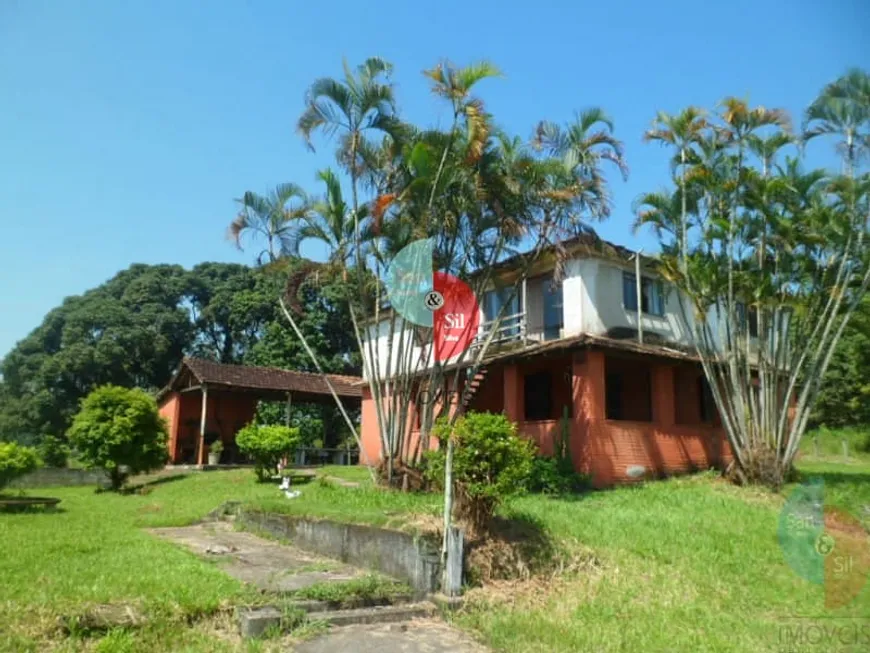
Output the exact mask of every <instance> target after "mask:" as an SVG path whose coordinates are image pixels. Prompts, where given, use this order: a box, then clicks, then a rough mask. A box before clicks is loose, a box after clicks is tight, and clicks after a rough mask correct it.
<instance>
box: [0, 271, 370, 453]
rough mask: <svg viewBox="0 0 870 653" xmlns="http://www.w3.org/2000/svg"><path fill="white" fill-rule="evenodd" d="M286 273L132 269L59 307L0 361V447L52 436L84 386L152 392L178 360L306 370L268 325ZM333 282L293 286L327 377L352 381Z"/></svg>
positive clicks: (295, 349) (279, 331)
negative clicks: (190, 358) (6, 442)
mask: <svg viewBox="0 0 870 653" xmlns="http://www.w3.org/2000/svg"><path fill="white" fill-rule="evenodd" d="M294 265H295V263H294V261H292V260H291V261H289V262H288V266H289V268H288V269H279V270H274V269H270V270H263V269H253V268H250V267H247V266H244V265H237V264H227V263H202V264H199V265H197V266H195V267H194V268H193V269H192V270H185V269H184V268H182V267H181V266H178V265H142V264H136V265H133V266H131V267H130V268H128V269H127V270H124V271H122V272H119V273H118V274H117V275H115V276H114V277H113V278H112V279H110V280H109V281H107V282H106V283H104V284H102V285H101V286H99V287H97V288H94V289H92V290H89V291H87V292H85V293H84V294H82V295H79V296H74V297H69V298H67V299H65V300H64V301H63V302H62V304H61V305H60V306H58V307H57V308H55V309H53V310H52V311H51V312H49V313H48V315H46V317H45V318H44V320H43V322H42V324H41V325H40V326H38V327H37V328H36V329H34V330H33V331H32V332H31V333H30V334H29V335H28V336H27V337H25V338H24V339H23V340H21V341H20V342H19V343H18V344H17V345H16V346H15V347H14V348H13V349H12V350H11V351H10V352H9V353H8V354H7V356H6V357H5V358H4V359H3V360H2V362H0V374H2V382H0V440H18V441H25V442H33V441H39V440H41V439H43V437H44V436H46V435H53V436H58V435H63V434H64V433H65V432H66V430H67V428H68V427H69V425H70V422H71V419H72V416H73V415H74V414H75V413H76V412H77V411H78V408H79V402H80V400H81V399H82V398H83V397H85V396H86V395H87V394H88V393H89V392H90V391H91V390H93V389H94V388H96V387H98V386H101V385H106V384H112V385H117V386H121V387H126V388H132V387H138V388H142V389H145V390H149V391H154V390H157V389H158V388H160V387H162V386H163V385H165V384H166V382H167V381H168V380H169V378H170V377H171V375H172V373H173V371H174V370H175V369H176V368H177V366H178V365H179V363H180V362H181V359H182V357H183V356H185V355H192V356H199V357H204V358H209V359H212V360H217V361H221V362H225V363H251V364H260V365H272V366H277V367H286V368H291V369H308V366H309V365H310V361H309V359H308V358H307V357H306V356H305V354H304V352H303V351H302V350H301V348H300V347H299V346H298V344H297V343H295V342H294V341H293V338H292V337H289V336H288V334H287V330H286V329H285V328H282V327H281V326H280V324H279V322H280V321H281V320H282V319H283V318H282V317H281V316H280V315H279V310H280V309H278V306H277V298H278V296H279V294H280V293H281V291H282V289H283V287H284V285H285V283H286V276H287V274H290V273H292V270H293V267H294ZM315 283H316V284H317V286H318V287H317V288H315V286H314V284H315ZM333 284H334V282H333V281H332V280H330V278H329V276H328V275H326V274H324V275H319V276H318V277H317V278H312V279H311V280H310V281H308V282H306V283H305V284H303V285H302V286H301V287H300V288H299V292H298V294H299V300H300V302H301V304H302V306H303V307H304V308H305V309H306V310H305V311H304V316H303V317H302V318H301V319H302V322H303V328H304V329H305V332H306V333H307V334H310V337H311V339H312V340H311V342H312V346H314V347H315V348H316V349H317V351H318V352H319V354H320V355H321V356H322V358H323V360H324V361H325V365H326V366H327V368H328V369H329V370H330V371H333V372H345V373H353V372H355V371H358V366H357V365H356V363H355V361H356V358H358V357H356V358H354V357H352V356H350V355H349V354H348V353H347V352H349V351H351V349H352V348H351V346H350V344H349V340H348V334H347V330H346V328H345V327H344V325H345V324H346V319H347V318H346V308H343V305H333V304H332V303H330V297H331V296H332V294H334V290H333V289H332V285H333ZM342 311H345V312H344V313H342Z"/></svg>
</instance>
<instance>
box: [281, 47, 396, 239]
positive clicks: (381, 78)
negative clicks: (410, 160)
mask: <svg viewBox="0 0 870 653" xmlns="http://www.w3.org/2000/svg"><path fill="white" fill-rule="evenodd" d="M392 69H393V67H392V65H391V64H390V63H388V62H387V61H385V60H383V59H380V58H377V57H372V58H369V59H366V60H365V61H364V62H363V63H362V64H361V65H360V66H358V67H357V68H356V70H351V68H350V67H349V66H348V64H347V62H344V79H342V80H336V79H333V78H331V77H322V78H320V79H318V80H316V81H315V82H314V83H313V84H312V85H311V86H310V87H309V89H308V92H307V94H306V98H305V104H306V108H305V111H303V113H302V115H301V116H300V117H299V120H298V122H297V125H296V129H297V131H298V132H299V133H300V134H301V135H302V137H303V138H304V139H305V142H306V143H307V144H308V146H309V147H310V148H311V149H312V150H313V149H314V147H313V145H312V142H311V138H312V136H313V134H314V132H316V131H321V132H323V133H324V134H325V135H326V136H328V137H332V136H338V138H339V147H338V151H337V153H336V154H337V158H338V161H339V163H340V164H341V165H343V166H344V167H345V168H346V169H347V170H348V172H349V174H350V178H351V193H352V202H353V207H352V209H353V219H354V234H355V235H356V236H357V237H359V216H358V215H357V213H358V211H359V196H358V187H357V186H358V182H359V179H360V176H361V174H362V164H363V161H362V160H361V157H360V152H361V151H362V150H363V148H364V147H365V141H366V139H367V135H368V134H369V133H371V132H377V133H381V134H397V133H398V132H400V131H401V124H400V122H399V120H398V118H397V117H396V113H395V110H396V102H395V97H394V94H393V86H392V84H391V83H389V81H388V80H389V75H390V73H391V72H392Z"/></svg>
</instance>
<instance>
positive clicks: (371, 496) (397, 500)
mask: <svg viewBox="0 0 870 653" xmlns="http://www.w3.org/2000/svg"><path fill="white" fill-rule="evenodd" d="M298 489H300V490H301V491H302V496H301V497H299V498H297V499H292V500H287V499H285V498H283V497H282V496H281V495H280V494H277V493H274V494H270V495H269V496H268V497H266V498H257V499H253V500H251V501H249V502H247V505H249V506H251V507H255V508H257V509H260V510H264V511H267V512H279V513H283V514H288V515H305V516H308V517H318V518H321V519H336V520H341V521H348V522H352V523H357V524H368V525H372V526H391V527H396V528H405V527H409V524H408V515H413V514H422V515H438V514H440V510H441V499H440V497H439V496H437V495H433V494H423V493H408V494H402V493H400V492H390V491H385V490H382V489H378V488H375V487H372V485H371V483H363V484H362V486H361V487H359V488H346V487H341V486H339V485H336V484H334V483H330V482H328V481H326V480H315V481H311V482H310V483H306V484H305V485H302V486H300V487H299V488H298ZM411 526H412V525H411Z"/></svg>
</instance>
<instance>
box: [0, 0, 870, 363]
mask: <svg viewBox="0 0 870 653" xmlns="http://www.w3.org/2000/svg"><path fill="white" fill-rule="evenodd" d="M867 25H870V3H868V2H866V0H831V1H830V2H827V3H822V2H818V0H812V1H810V0H782V1H774V0H769V1H767V2H763V1H759V0H754V1H747V0H732V2H729V3H705V2H697V1H687V0H679V1H666V0H662V1H659V2H652V3H651V2H622V1H619V0H610V1H608V2H594V3H593V2H583V1H579V0H573V1H567V0H566V1H563V2H549V1H545V0H537V1H536V2H534V3H508V2H504V1H503V0H502V1H501V2H482V1H477V2H468V1H465V2H453V1H447V0H444V1H442V2H437V3H419V2H418V3H415V2H407V1H405V2H401V1H391V2H380V3H372V2H366V3H363V2H354V3H344V2H330V3H325V2H324V3H310V2H309V3H296V2H277V1H276V2H267V1H265V0H223V1H221V2H207V1H205V0H203V1H200V2H192V1H189V0H180V1H163V0H160V1H156V0H153V1H148V2H145V1H144V0H142V1H139V2H124V3H122V2H116V1H113V0H103V1H102V2H96V1H93V0H91V1H81V2H73V1H71V0H2V1H0V220H2V227H3V228H2V237H0V260H2V267H0V290H2V292H0V356H2V355H3V354H5V353H6V352H7V351H8V350H9V349H10V348H11V347H12V346H13V345H14V343H15V342H16V341H17V340H19V339H21V338H23V337H24V336H25V335H26V334H27V333H28V332H29V331H30V330H31V329H33V328H35V327H36V326H37V325H38V324H39V323H40V321H41V320H42V318H43V316H44V314H45V313H46V312H47V311H48V310H50V309H51V308H52V307H54V306H56V305H57V304H58V303H59V302H60V301H61V300H62V299H63V298H64V297H65V296H68V295H72V294H79V293H81V292H83V291H85V290H86V289H88V288H92V287H94V286H97V285H99V284H100V283H102V282H103V281H105V280H106V279H108V278H109V277H111V276H112V275H114V274H115V273H116V272H117V271H118V270H120V269H123V268H126V267H127V266H129V265H130V264H131V263H134V262H142V263H180V264H182V265H185V266H186V267H189V266H191V265H193V264H195V263H198V262H200V261H206V260H217V261H237V262H250V261H251V256H252V254H251V253H248V252H246V253H239V252H237V251H236V250H234V248H233V247H232V246H231V245H230V243H229V242H228V241H227V240H226V237H225V233H226V226H227V224H228V223H229V221H230V220H231V219H232V218H233V216H234V214H235V205H234V203H233V198H234V197H238V196H240V195H241V194H242V193H243V192H244V191H245V190H247V189H251V190H256V191H260V192H262V191H265V190H267V189H268V188H269V187H270V186H274V185H275V184H276V183H279V182H282V181H295V182H298V183H300V184H303V185H305V186H307V187H309V188H311V189H312V190H318V191H319V190H320V189H318V188H317V187H316V185H315V184H314V174H315V171H316V170H317V169H318V168H319V167H323V166H325V165H328V164H330V163H332V156H331V154H330V153H329V151H328V149H327V148H325V147H324V148H321V149H319V150H318V152H317V154H311V153H309V152H308V151H307V150H306V149H305V147H304V146H303V144H302V142H301V140H300V139H299V138H298V136H297V135H296V134H295V133H294V123H295V119H296V117H297V116H298V114H299V112H300V111H301V109H302V98H303V94H304V91H305V88H306V87H307V86H308V84H309V83H310V82H311V81H312V80H313V79H315V78H316V77H319V76H322V75H337V74H339V73H340V71H341V60H342V57H347V59H348V60H349V61H350V62H352V63H354V62H359V61H361V60H362V59H363V58H365V57H366V56H371V55H379V56H382V57H385V58H387V59H388V60H390V61H392V62H393V63H394V64H395V66H396V74H395V76H394V77H395V80H396V82H397V84H398V94H399V99H400V102H401V109H402V112H403V114H404V115H405V116H406V117H407V118H409V119H411V120H413V121H415V122H423V123H427V122H428V123H431V124H437V123H438V122H439V121H444V120H446V114H445V112H444V110H443V109H442V108H441V105H440V104H439V102H438V101H437V100H436V99H435V98H434V97H433V96H432V95H431V94H430V93H429V92H428V88H427V85H426V82H425V80H424V79H423V78H422V76H421V75H420V71H421V70H422V69H424V68H426V67H430V66H432V65H433V64H434V63H436V62H437V61H438V60H439V59H440V58H443V57H447V58H450V59H451V60H453V61H455V62H457V63H459V64H464V63H469V62H472V61H475V60H478V59H481V58H486V59H489V60H491V61H493V62H494V63H496V64H497V65H498V66H500V67H501V68H502V70H503V71H504V73H505V77H504V78H503V79H500V80H493V81H487V82H486V83H485V84H482V85H481V87H480V92H481V95H482V96H483V97H484V99H485V101H486V102H487V106H488V108H489V109H490V111H492V112H493V113H494V114H495V115H496V117H497V119H498V121H499V122H500V124H501V125H502V126H503V127H505V128H506V129H508V130H509V131H512V132H514V133H518V134H520V135H523V136H527V135H529V134H530V133H531V129H532V126H533V125H534V124H535V122H536V121H537V120H539V119H541V118H547V119H552V120H557V121H561V120H567V119H569V118H570V117H571V115H572V113H573V111H574V110H575V109H580V108H583V107H585V106H589V105H600V106H602V107H604V108H605V109H606V110H607V111H609V112H610V113H611V114H612V116H613V118H614V120H615V122H616V133H617V135H618V136H619V137H620V138H621V139H622V140H623V141H624V142H625V144H626V149H627V156H628V161H629V164H630V166H631V176H630V179H629V181H628V182H625V183H623V182H622V181H621V180H619V178H618V176H616V175H614V176H613V191H614V195H615V211H614V215H613V218H612V219H611V220H610V221H609V222H608V223H605V224H603V225H601V226H600V228H599V232H600V234H601V235H602V236H603V237H605V238H609V239H612V240H616V241H619V242H621V243H624V244H626V245H629V246H632V247H640V246H645V247H647V248H650V247H652V246H654V243H653V241H652V239H651V237H650V236H648V235H639V236H637V237H635V236H633V235H632V234H631V231H630V224H631V220H632V215H631V202H632V200H633V199H634V198H635V197H636V196H637V195H638V194H639V193H641V192H644V191H646V190H655V189H657V188H659V187H660V186H661V185H662V184H663V183H664V182H665V181H666V180H667V159H666V155H665V152H664V151H662V150H661V149H660V148H659V147H657V146H655V145H644V144H643V143H642V142H641V135H642V133H643V130H644V129H645V128H646V127H647V126H648V125H649V122H650V120H651V119H652V118H653V116H654V115H655V112H656V110H659V109H662V110H666V111H676V110H678V109H680V108H682V107H684V106H686V105H689V104H699V105H702V106H708V107H710V106H713V105H714V104H715V103H716V102H717V101H718V100H719V99H721V98H722V97H723V96H725V95H739V96H746V95H748V96H749V98H750V100H751V101H752V102H753V103H757V104H764V105H768V106H779V107H783V108H785V109H788V110H789V111H791V112H792V113H793V115H794V116H795V118H798V119H799V116H800V111H801V110H802V108H803V107H804V106H806V104H807V103H808V102H810V101H811V100H812V99H813V97H814V96H815V94H816V93H817V91H818V90H819V89H820V88H821V87H822V86H823V85H824V84H825V83H826V82H828V81H830V80H831V79H833V78H834V77H836V76H838V75H839V74H841V73H842V72H843V71H844V70H845V69H846V68H847V67H848V66H855V65H859V66H862V67H870V45H868V41H867V39H866V27H867ZM862 32H864V33H863V34H862ZM831 147H832V144H831V143H829V142H828V143H823V144H822V143H819V144H815V145H813V146H812V147H811V148H810V150H809V152H808V158H809V161H808V163H809V164H811V165H830V164H831V163H833V162H834V159H833V156H832V154H831Z"/></svg>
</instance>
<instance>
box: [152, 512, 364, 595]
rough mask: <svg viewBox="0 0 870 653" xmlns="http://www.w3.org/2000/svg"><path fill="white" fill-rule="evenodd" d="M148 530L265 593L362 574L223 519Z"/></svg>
mask: <svg viewBox="0 0 870 653" xmlns="http://www.w3.org/2000/svg"><path fill="white" fill-rule="evenodd" d="M150 532H151V533H153V534H155V535H157V536H158V537H162V538H165V539H168V540H171V541H173V542H177V543H178V544H182V545H184V546H186V547H187V548H189V549H191V550H192V551H194V552H195V553H197V554H199V555H202V556H205V557H208V556H215V558H216V559H218V560H219V561H220V562H219V566H220V568H221V569H222V570H223V571H225V572H226V573H227V574H229V575H230V576H232V577H233V578H236V579H238V580H240V581H242V582H244V583H250V584H252V585H254V586H256V587H257V588H259V589H261V590H266V591H269V592H292V591H295V590H299V589H302V588H304V587H308V586H310V585H314V584H315V583H324V582H327V583H328V582H342V581H347V580H350V579H351V578H353V577H355V576H359V575H361V574H362V573H363V572H361V571H360V570H357V569H354V568H353V567H350V566H348V565H345V564H343V563H341V562H336V561H335V560H330V559H328V558H322V557H318V556H314V555H312V554H310V553H308V552H306V551H302V550H301V549H297V548H296V547H293V546H288V545H285V544H278V543H277V542H272V541H271V540H266V539H263V538H261V537H257V536H256V535H252V534H251V533H243V532H237V531H234V530H233V527H232V525H231V524H229V523H227V522H213V523H207V524H197V525H195V526H185V527H181V528H154V529H151V530H150Z"/></svg>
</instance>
